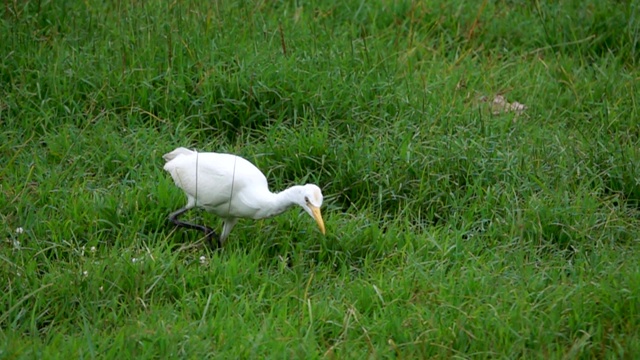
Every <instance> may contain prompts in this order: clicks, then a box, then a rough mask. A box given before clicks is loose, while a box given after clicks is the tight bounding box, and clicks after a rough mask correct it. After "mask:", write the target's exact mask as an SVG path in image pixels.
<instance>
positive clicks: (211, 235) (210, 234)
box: [203, 227, 222, 251]
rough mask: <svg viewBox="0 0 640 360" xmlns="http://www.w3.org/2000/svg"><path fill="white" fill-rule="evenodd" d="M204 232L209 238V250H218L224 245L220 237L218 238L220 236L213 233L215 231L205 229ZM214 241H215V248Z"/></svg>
mask: <svg viewBox="0 0 640 360" xmlns="http://www.w3.org/2000/svg"><path fill="white" fill-rule="evenodd" d="M203 231H204V235H205V236H206V237H207V244H208V245H209V248H210V249H211V251H214V250H217V249H219V248H221V247H222V244H220V237H219V236H218V234H216V232H215V231H213V229H210V228H208V227H204V229H203ZM214 241H215V246H214Z"/></svg>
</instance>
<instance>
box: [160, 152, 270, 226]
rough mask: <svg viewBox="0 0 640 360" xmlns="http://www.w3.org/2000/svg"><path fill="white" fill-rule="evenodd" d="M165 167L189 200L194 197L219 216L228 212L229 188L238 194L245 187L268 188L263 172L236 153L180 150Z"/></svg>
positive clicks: (198, 202) (199, 203) (200, 204)
mask: <svg viewBox="0 0 640 360" xmlns="http://www.w3.org/2000/svg"><path fill="white" fill-rule="evenodd" d="M178 150H179V149H176V150H174V151H173V153H176V152H178ZM184 150H186V149H184ZM170 154H171V153H170ZM196 165H197V168H198V171H197V172H196V170H195V169H196ZM164 169H165V170H166V171H167V172H169V173H170V174H171V177H172V178H173V180H174V182H175V183H176V185H177V186H178V187H180V188H181V189H182V190H184V192H185V193H186V194H187V197H189V198H190V200H191V199H193V200H197V202H196V203H197V205H199V206H202V207H204V208H205V209H206V210H207V211H210V212H212V213H214V214H217V215H219V216H227V215H228V211H229V210H230V207H229V199H231V198H232V196H231V190H232V189H233V193H234V194H238V193H239V192H242V191H244V190H245V189H246V188H256V187H258V188H261V187H264V188H265V189H267V188H268V187H267V179H266V177H265V176H264V174H263V173H262V172H261V171H260V170H259V169H258V168H256V167H255V166H254V165H253V164H251V163H250V162H249V161H247V160H245V159H243V158H241V157H239V156H236V155H230V154H218V153H197V152H192V151H190V150H187V152H183V151H180V152H179V153H178V154H176V155H175V156H174V157H173V159H171V160H170V161H169V162H167V163H166V164H165V166H164Z"/></svg>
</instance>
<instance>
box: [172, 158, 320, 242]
mask: <svg viewBox="0 0 640 360" xmlns="http://www.w3.org/2000/svg"><path fill="white" fill-rule="evenodd" d="M163 158H164V160H165V161H166V162H167V163H166V164H165V165H164V169H165V170H166V171H167V172H169V174H171V177H172V178H173V180H174V182H175V184H176V185H177V186H178V187H179V188H181V189H182V190H183V191H184V192H185V194H186V195H187V205H186V206H185V207H184V208H182V209H180V210H178V211H176V212H174V213H171V215H169V218H170V219H171V221H173V222H174V223H175V224H176V225H178V226H184V227H188V228H192V229H198V230H201V231H204V232H205V234H206V235H207V236H208V237H209V236H211V235H212V234H214V232H213V231H212V230H211V229H209V228H207V227H206V226H200V225H195V224H190V223H186V222H182V221H180V220H178V216H180V215H182V214H183V213H184V212H186V211H187V210H189V209H192V208H194V207H199V208H203V209H204V210H206V211H208V212H210V213H213V214H215V215H217V216H220V217H221V218H222V219H223V227H222V233H221V234H220V237H219V243H220V245H222V244H224V242H225V240H226V239H227V237H228V236H229V233H230V232H231V229H233V227H234V226H235V225H236V223H237V222H238V220H239V219H240V218H250V219H263V218H268V217H272V216H275V215H278V214H280V213H282V212H284V211H285V210H287V209H288V208H290V207H291V206H292V205H296V204H297V205H299V206H301V207H302V208H303V209H304V210H305V211H306V212H307V213H308V214H309V215H311V217H313V218H314V219H315V220H316V222H317V224H318V227H319V228H320V231H321V232H322V233H323V234H324V233H325V228H324V221H323V220H322V215H321V212H320V207H321V206H322V191H320V188H319V187H318V186H316V185H314V184H307V185H302V186H300V185H296V186H292V187H290V188H288V189H286V190H284V191H282V192H279V193H272V192H271V191H269V185H268V183H267V178H266V177H265V176H264V174H263V173H262V172H261V171H260V170H259V169H258V168H257V167H255V165H253V164H252V163H250V162H249V161H247V160H246V159H244V158H242V157H240V156H237V155H232V154H220V153H213V152H206V153H200V152H197V151H192V150H189V149H185V148H183V147H179V148H177V149H175V150H173V151H172V152H170V153H168V154H165V155H164V156H163ZM209 240H211V238H210V237H209Z"/></svg>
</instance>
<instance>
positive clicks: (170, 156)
mask: <svg viewBox="0 0 640 360" xmlns="http://www.w3.org/2000/svg"><path fill="white" fill-rule="evenodd" d="M193 153H195V151H193V150H189V149H187V148H183V147H179V148H177V149H175V150H173V151H172V152H170V153H166V154H164V155H162V158H163V159H164V161H167V162H169V161H171V160H173V159H175V158H176V157H178V155H190V154H193Z"/></svg>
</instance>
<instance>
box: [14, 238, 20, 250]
mask: <svg viewBox="0 0 640 360" xmlns="http://www.w3.org/2000/svg"><path fill="white" fill-rule="evenodd" d="M13 247H14V248H15V249H18V250H20V241H18V240H13Z"/></svg>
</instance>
